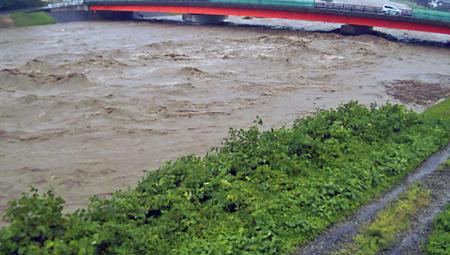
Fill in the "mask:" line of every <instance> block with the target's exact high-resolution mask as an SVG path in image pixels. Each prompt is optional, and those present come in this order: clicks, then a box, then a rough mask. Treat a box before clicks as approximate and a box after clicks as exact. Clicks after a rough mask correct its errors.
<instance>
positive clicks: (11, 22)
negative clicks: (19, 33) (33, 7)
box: [0, 12, 56, 28]
mask: <svg viewBox="0 0 450 255" xmlns="http://www.w3.org/2000/svg"><path fill="white" fill-rule="evenodd" d="M55 23H56V20H55V19H54V18H53V17H51V16H50V15H48V14H47V13H45V12H33V13H27V12H12V13H10V14H8V15H4V16H0V28H6V27H28V26H39V25H49V24H55Z"/></svg>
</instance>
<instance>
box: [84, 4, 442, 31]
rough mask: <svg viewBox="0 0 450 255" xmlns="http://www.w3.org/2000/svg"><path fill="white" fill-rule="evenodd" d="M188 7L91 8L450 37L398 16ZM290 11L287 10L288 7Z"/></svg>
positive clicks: (434, 26)
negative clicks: (311, 23)
mask: <svg viewBox="0 0 450 255" xmlns="http://www.w3.org/2000/svg"><path fill="white" fill-rule="evenodd" d="M202 4H203V5H204V6H199V4H198V3H197V4H195V5H194V4H193V5H186V4H185V3H184V4H183V3H181V2H179V3H178V4H173V3H170V2H154V3H152V5H91V6H89V10H91V11H139V12H164V13H189V14H212V15H232V16H252V17H261V18H279V19H294V20H308V21H321V22H332V23H340V24H351V25H362V26H374V27H386V28H394V29H406V30H415V31H423V32H432V33H441V34H448V35H450V23H445V22H436V21H428V20H423V21H420V20H419V21H418V20H416V19H412V18H410V17H404V16H401V17H394V16H384V15H367V14H365V15H364V14H358V13H352V14H351V15H349V14H345V13H342V12H336V11H334V12H329V11H327V12H324V11H323V10H315V9H308V8H304V9H292V8H290V10H282V9H281V8H270V9H263V8H260V7H259V8H255V7H253V8H251V7H242V6H241V7H237V6H236V5H234V6H233V5H232V6H233V7H224V6H223V5H217V4H211V3H202ZM285 9H286V8H285Z"/></svg>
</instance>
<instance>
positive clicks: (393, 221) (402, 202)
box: [338, 185, 430, 255]
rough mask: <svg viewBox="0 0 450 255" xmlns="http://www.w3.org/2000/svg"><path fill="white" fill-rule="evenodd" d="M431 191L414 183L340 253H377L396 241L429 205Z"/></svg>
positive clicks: (373, 254)
mask: <svg viewBox="0 0 450 255" xmlns="http://www.w3.org/2000/svg"><path fill="white" fill-rule="evenodd" d="M429 202H430V191H429V190H426V189H424V188H422V187H420V186H419V185H414V186H412V187H411V188H409V189H408V190H407V191H406V192H404V193H403V194H402V195H401V196H400V198H399V199H398V200H396V201H395V202H394V203H392V204H391V205H389V206H388V207H387V208H385V209H383V210H382V211H381V212H380V213H378V215H377V217H376V218H375V220H374V221H373V222H372V223H370V224H369V225H367V226H366V227H364V228H363V230H362V231H361V233H359V234H358V235H356V236H355V238H354V243H352V244H351V245H350V246H349V247H348V248H347V249H344V250H343V251H341V252H339V253H338V254H340V255H344V254H355V255H375V254H378V252H380V251H381V250H382V249H385V248H388V247H389V246H390V245H392V244H393V243H394V241H395V240H396V238H397V234H398V233H400V232H402V231H405V230H406V229H408V228H409V226H410V223H411V218H412V217H413V216H414V215H416V214H417V213H418V212H419V210H420V209H422V208H424V207H426V206H428V204H429Z"/></svg>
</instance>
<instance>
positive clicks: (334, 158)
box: [0, 102, 450, 255]
mask: <svg viewBox="0 0 450 255" xmlns="http://www.w3.org/2000/svg"><path fill="white" fill-rule="evenodd" d="M258 122H260V120H258ZM449 140H450V120H449V119H432V118H425V117H424V116H423V115H419V114H417V113H415V112H412V111H409V110H406V109H405V108H404V107H403V106H399V105H385V106H382V107H378V106H376V105H373V106H371V107H370V108H366V107H364V106H361V105H359V104H357V103H355V102H351V103H348V104H345V105H342V106H340V107H339V108H337V109H335V110H327V111H323V110H321V111H318V112H317V113H316V114H315V115H314V116H312V117H307V118H304V119H299V120H298V121H296V122H295V123H294V125H293V127H291V128H287V127H283V128H280V129H278V130H270V131H260V130H259V129H258V125H257V124H256V123H255V125H254V126H252V127H251V128H249V129H247V130H235V129H231V130H230V137H229V138H228V139H225V140H224V142H223V145H222V147H221V148H218V149H215V150H213V151H211V152H210V153H209V154H208V155H206V156H204V157H197V156H187V157H182V158H180V159H178V160H176V161H174V162H168V163H167V164H166V165H164V166H162V167H161V168H160V169H158V170H156V171H152V172H149V174H148V175H147V176H146V177H145V178H144V179H143V180H142V181H141V182H139V184H138V186H137V187H136V188H135V189H130V190H127V191H118V192H115V193H114V194H113V195H112V197H111V198H109V199H100V198H96V197H93V198H92V200H91V202H90V204H89V206H88V208H87V209H83V210H79V211H77V212H75V213H72V214H69V215H63V214H62V213H61V209H62V207H63V201H62V200H61V199H60V198H58V197H55V196H54V195H53V193H51V192H49V193H47V194H44V195H38V194H37V193H36V191H32V192H31V193H30V194H24V195H23V197H22V198H20V199H19V200H15V201H11V202H10V207H9V209H7V211H6V215H5V219H6V220H7V221H9V222H10V225H9V226H8V227H7V228H4V229H2V230H0V254H31V255H33V254H164V255H165V254H286V253H289V252H292V251H294V250H295V248H296V247H298V246H299V245H302V244H305V243H306V242H307V241H309V240H311V239H313V238H315V237H316V236H317V235H319V234H320V233H321V232H323V231H324V230H325V229H326V228H327V227H328V226H330V224H332V223H334V222H337V221H339V220H342V219H343V218H344V217H345V216H347V215H349V214H350V213H353V212H354V211H355V210H356V209H358V207H359V206H361V205H362V204H364V203H367V202H368V201H369V200H370V199H372V198H374V197H375V196H378V195H379V194H380V193H381V192H382V191H384V190H386V189H387V188H389V187H391V186H392V185H393V184H395V183H397V182H399V181H401V180H402V178H403V177H404V176H405V175H406V174H408V172H409V171H411V170H412V169H414V168H415V167H416V166H418V165H419V164H420V163H421V162H422V161H423V160H424V159H426V158H427V157H428V156H429V155H430V154H431V153H433V152H435V151H437V150H438V149H439V148H441V147H442V146H445V145H446V144H448V141H449Z"/></svg>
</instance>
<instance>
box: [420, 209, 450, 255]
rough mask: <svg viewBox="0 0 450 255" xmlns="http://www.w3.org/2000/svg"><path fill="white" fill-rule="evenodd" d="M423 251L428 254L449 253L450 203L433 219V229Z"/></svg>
mask: <svg viewBox="0 0 450 255" xmlns="http://www.w3.org/2000/svg"><path fill="white" fill-rule="evenodd" d="M425 252H426V254H429V255H444V254H450V203H447V205H446V207H445V209H444V211H442V212H441V213H440V214H438V215H437V216H436V218H435V219H434V220H433V230H432V232H431V234H430V236H429V237H428V240H427V245H426V248H425Z"/></svg>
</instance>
